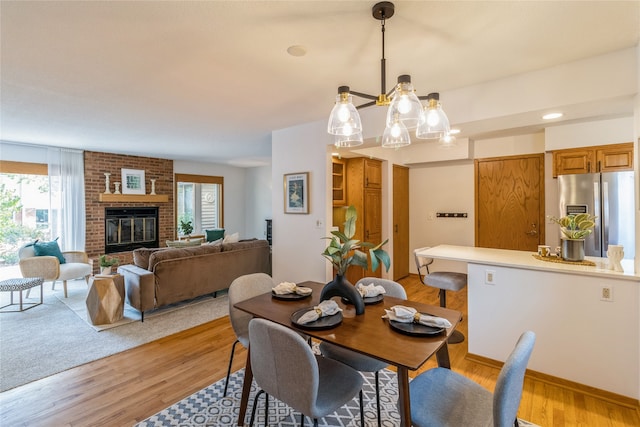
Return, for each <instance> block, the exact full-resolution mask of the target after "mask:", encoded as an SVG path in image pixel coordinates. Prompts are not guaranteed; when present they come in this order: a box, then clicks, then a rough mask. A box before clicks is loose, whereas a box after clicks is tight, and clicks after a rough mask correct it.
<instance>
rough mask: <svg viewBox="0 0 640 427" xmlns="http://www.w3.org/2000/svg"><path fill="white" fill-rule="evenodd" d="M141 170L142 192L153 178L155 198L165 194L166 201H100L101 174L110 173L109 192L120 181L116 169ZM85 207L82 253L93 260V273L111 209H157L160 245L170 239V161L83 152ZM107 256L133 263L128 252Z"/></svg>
mask: <svg viewBox="0 0 640 427" xmlns="http://www.w3.org/2000/svg"><path fill="white" fill-rule="evenodd" d="M122 168H125V169H141V170H144V171H145V185H146V193H147V194H149V192H150V190H151V182H150V180H151V179H155V180H156V183H155V190H156V194H158V195H167V196H168V201H167V202H156V201H148V202H147V201H140V202H133V203H132V202H120V201H118V202H111V201H110V202H101V201H100V194H101V193H104V191H105V176H104V173H105V172H107V173H111V177H110V181H111V185H110V189H111V191H112V192H113V191H114V190H115V186H114V183H115V182H116V181H120V176H121V175H120V170H121V169H122ZM84 179H85V204H86V211H87V215H86V217H87V219H86V221H87V222H86V227H87V237H86V242H85V248H86V249H85V250H86V252H87V254H88V255H89V258H92V259H94V269H95V271H96V272H97V271H98V269H99V264H98V262H97V259H98V257H99V256H100V255H102V254H104V253H105V241H106V239H105V211H106V209H112V208H151V207H157V208H158V224H157V227H158V236H157V237H158V241H159V245H160V246H164V242H165V241H166V240H173V238H174V235H175V226H174V203H173V161H172V160H165V159H156V158H151V157H139V156H125V155H120V154H110V153H100V152H95V151H85V152H84ZM109 256H112V257H114V258H118V259H119V261H120V264H121V265H123V264H130V263H131V262H132V260H133V257H132V255H131V251H130V250H127V251H123V252H115V253H110V254H109Z"/></svg>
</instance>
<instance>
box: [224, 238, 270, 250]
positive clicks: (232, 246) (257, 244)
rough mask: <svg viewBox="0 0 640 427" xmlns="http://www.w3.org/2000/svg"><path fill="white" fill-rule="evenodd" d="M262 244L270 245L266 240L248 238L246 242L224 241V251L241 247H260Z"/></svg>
mask: <svg viewBox="0 0 640 427" xmlns="http://www.w3.org/2000/svg"><path fill="white" fill-rule="evenodd" d="M261 246H269V242H267V241H266V240H246V241H244V242H234V243H224V242H223V243H222V251H223V252H228V251H237V250H240V249H250V248H259V247H261Z"/></svg>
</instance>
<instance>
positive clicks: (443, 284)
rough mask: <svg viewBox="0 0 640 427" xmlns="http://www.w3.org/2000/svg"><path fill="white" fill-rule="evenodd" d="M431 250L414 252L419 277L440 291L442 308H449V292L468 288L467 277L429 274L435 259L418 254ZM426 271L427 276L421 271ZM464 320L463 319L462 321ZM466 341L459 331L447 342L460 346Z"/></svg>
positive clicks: (445, 273)
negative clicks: (430, 266) (459, 344)
mask: <svg viewBox="0 0 640 427" xmlns="http://www.w3.org/2000/svg"><path fill="white" fill-rule="evenodd" d="M425 249H429V246H427V247H424V248H418V249H415V250H414V251H413V255H414V258H415V261H416V267H417V268H418V276H419V277H420V280H421V281H422V283H424V284H425V285H427V286H431V287H433V288H438V289H440V292H439V294H440V307H446V306H447V291H459V290H461V289H463V288H464V287H465V286H467V275H466V274H465V273H456V272H453V271H435V272H433V273H430V272H429V265H431V264H432V263H433V258H429V257H425V256H421V255H418V252H420V251H423V250H425ZM422 268H424V269H426V274H424V276H423V275H422V272H421V269H422ZM461 320H462V319H461ZM462 341H464V334H463V333H462V332H460V331H458V330H456V331H453V333H452V334H451V336H450V337H449V339H448V340H447V342H448V343H449V344H458V343H461V342H462Z"/></svg>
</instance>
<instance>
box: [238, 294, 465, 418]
mask: <svg viewBox="0 0 640 427" xmlns="http://www.w3.org/2000/svg"><path fill="white" fill-rule="evenodd" d="M298 286H305V287H309V288H311V289H313V293H312V295H311V296H310V297H307V298H304V299H300V300H281V299H277V298H274V297H273V296H272V295H271V293H265V294H262V295H258V296H256V297H253V298H250V299H248V300H245V301H241V302H238V303H236V304H235V307H236V308H237V309H239V310H242V311H245V312H247V313H250V314H252V315H253V316H254V317H258V318H263V319H267V320H270V321H272V322H275V323H279V324H281V325H284V326H287V327H289V328H292V329H294V330H297V331H299V332H301V333H304V334H306V335H308V336H310V337H312V338H314V339H316V340H321V341H326V342H329V343H332V344H335V345H338V346H340V347H344V348H347V349H349V350H352V351H355V352H357V353H360V354H363V355H365V356H369V357H373V358H375V359H378V360H382V361H384V362H386V363H388V364H389V365H392V366H394V367H396V369H397V377H398V397H399V402H398V408H399V412H400V426H402V427H409V426H411V402H410V401H409V371H410V370H412V371H414V370H417V369H418V368H420V367H421V366H422V365H423V364H424V363H425V362H426V361H427V360H428V359H429V358H430V357H431V356H433V355H434V354H435V355H436V358H437V362H438V366H440V367H444V368H450V367H451V366H450V362H449V350H448V347H447V338H448V337H449V336H450V335H451V334H452V333H453V331H454V330H455V328H456V325H457V324H458V323H459V321H460V319H461V313H460V312H459V311H456V310H450V309H447V308H442V307H438V306H434V305H428V304H423V303H419V302H415V301H411V300H403V299H399V298H393V297H389V296H384V298H383V300H382V301H381V302H378V303H376V304H370V305H366V306H365V312H364V314H361V315H356V314H355V309H354V308H353V306H352V305H346V304H344V303H343V302H342V301H341V300H340V299H339V298H334V300H335V301H336V302H338V304H339V305H340V307H341V308H342V309H343V311H342V316H343V319H342V322H341V323H340V324H339V325H338V326H335V327H333V328H331V329H309V328H302V327H299V326H296V325H295V324H294V323H293V322H292V321H291V315H292V314H293V313H295V312H296V311H298V310H301V309H303V308H307V307H308V308H311V307H313V306H314V305H318V303H319V302H320V293H321V291H322V287H323V286H324V284H322V283H316V282H302V283H298ZM394 305H404V306H409V307H413V308H415V309H416V310H417V311H418V312H420V313H427V314H430V315H433V316H438V317H443V318H445V319H447V320H449V322H451V325H452V326H451V328H447V329H445V331H444V332H442V333H440V334H437V335H422V336H415V335H408V334H406V333H401V332H398V331H397V330H395V329H393V328H391V327H390V325H389V321H388V320H387V319H383V318H382V316H383V315H385V314H386V313H385V311H384V309H385V308H387V309H389V308H391V307H393V306H394ZM250 352H251V346H249V350H248V352H247V362H246V367H245V373H244V384H243V389H242V398H241V401H240V413H239V415H238V426H243V425H244V420H245V415H246V411H247V406H248V400H249V392H250V390H251V383H252V381H253V373H252V371H251V354H250Z"/></svg>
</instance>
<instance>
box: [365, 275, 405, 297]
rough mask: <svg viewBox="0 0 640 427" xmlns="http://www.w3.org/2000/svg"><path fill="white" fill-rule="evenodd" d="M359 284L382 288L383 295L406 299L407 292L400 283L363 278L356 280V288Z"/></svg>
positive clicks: (375, 278)
mask: <svg viewBox="0 0 640 427" xmlns="http://www.w3.org/2000/svg"><path fill="white" fill-rule="evenodd" d="M360 283H362V284H363V285H365V286H366V285H371V284H373V285H375V286H382V287H383V288H384V290H385V295H388V296H390V297H394V298H400V299H407V292H406V291H405V290H404V287H403V286H402V285H401V284H400V283H398V282H394V281H393V280H388V279H380V278H378V277H363V278H362V279H360V280H358V282H357V283H356V286H358V284H360Z"/></svg>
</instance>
